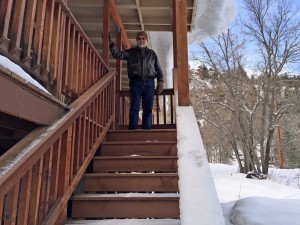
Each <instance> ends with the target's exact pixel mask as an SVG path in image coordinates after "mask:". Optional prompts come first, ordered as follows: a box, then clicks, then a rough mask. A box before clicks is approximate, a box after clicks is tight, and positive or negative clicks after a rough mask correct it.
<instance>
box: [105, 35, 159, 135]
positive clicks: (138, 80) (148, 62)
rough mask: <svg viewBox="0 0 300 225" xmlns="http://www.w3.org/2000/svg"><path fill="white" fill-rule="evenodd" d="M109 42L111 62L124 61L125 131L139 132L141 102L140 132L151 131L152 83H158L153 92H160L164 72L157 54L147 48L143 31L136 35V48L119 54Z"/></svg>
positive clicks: (112, 43) (146, 37)
mask: <svg viewBox="0 0 300 225" xmlns="http://www.w3.org/2000/svg"><path fill="white" fill-rule="evenodd" d="M109 38H110V40H109V41H110V46H109V47H110V52H111V54H112V56H113V57H114V58H117V59H121V60H127V72H128V78H129V79H130V81H129V88H130V96H131V106H130V113H129V126H128V129H129V130H131V129H137V128H138V117H139V111H140V101H141V99H142V108H143V118H142V128H143V129H151V123H152V107H153V99H154V92H155V88H154V79H155V78H156V79H157V87H156V91H157V93H158V94H161V92H162V91H163V88H164V87H163V85H164V80H163V72H162V70H161V66H160V64H159V61H158V58H157V55H156V53H155V52H154V51H153V50H151V49H149V48H147V43H148V35H147V33H146V32H144V31H142V32H139V33H137V35H136V43H137V46H136V47H134V48H130V49H127V50H125V51H120V50H119V49H118V48H117V47H116V45H115V43H114V42H112V40H111V37H109Z"/></svg>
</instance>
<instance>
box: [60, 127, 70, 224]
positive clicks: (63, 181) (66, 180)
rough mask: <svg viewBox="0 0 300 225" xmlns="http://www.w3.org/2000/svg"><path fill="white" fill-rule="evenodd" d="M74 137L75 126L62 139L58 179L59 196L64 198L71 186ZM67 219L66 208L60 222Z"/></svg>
mask: <svg viewBox="0 0 300 225" xmlns="http://www.w3.org/2000/svg"><path fill="white" fill-rule="evenodd" d="M72 136H73V125H71V126H70V127H69V128H68V130H67V131H65V132H64V133H63V134H62V137H61V155H60V167H59V179H58V196H64V195H65V194H66V192H67V190H68V187H69V185H70V177H71V176H70V171H71V168H70V160H71V148H72ZM66 217H67V211H66V208H64V209H63V210H62V213H61V215H60V217H59V219H58V221H60V224H61V221H65V219H66Z"/></svg>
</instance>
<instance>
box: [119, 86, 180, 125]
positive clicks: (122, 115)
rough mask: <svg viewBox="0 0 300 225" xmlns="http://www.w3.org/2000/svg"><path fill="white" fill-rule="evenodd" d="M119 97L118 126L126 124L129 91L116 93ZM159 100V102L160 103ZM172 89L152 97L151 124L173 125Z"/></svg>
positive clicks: (128, 108)
mask: <svg viewBox="0 0 300 225" xmlns="http://www.w3.org/2000/svg"><path fill="white" fill-rule="evenodd" d="M118 95H119V97H120V99H119V105H120V110H119V126H120V127H122V126H123V127H124V126H125V127H126V126H128V122H129V120H128V117H129V110H130V91H129V90H123V91H120V92H119V93H118ZM160 101H161V103H160ZM174 104H175V101H174V90H173V89H165V90H164V91H163V92H162V93H161V94H160V95H155V97H154V107H153V110H154V111H153V118H152V124H153V125H155V126H156V127H161V128H163V127H169V126H175V124H176V122H175V109H174V107H175V105H174ZM117 113H118V112H117Z"/></svg>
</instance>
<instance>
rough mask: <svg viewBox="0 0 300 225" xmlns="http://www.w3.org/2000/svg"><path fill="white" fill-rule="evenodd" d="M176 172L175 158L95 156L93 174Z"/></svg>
mask: <svg viewBox="0 0 300 225" xmlns="http://www.w3.org/2000/svg"><path fill="white" fill-rule="evenodd" d="M150 171H154V172H176V171H177V157H176V156H96V157H94V159H93V172H150Z"/></svg>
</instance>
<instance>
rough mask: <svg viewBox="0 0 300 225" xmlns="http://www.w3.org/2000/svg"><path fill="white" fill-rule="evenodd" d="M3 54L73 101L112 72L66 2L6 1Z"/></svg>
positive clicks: (0, 31)
mask: <svg viewBox="0 0 300 225" xmlns="http://www.w3.org/2000/svg"><path fill="white" fill-rule="evenodd" d="M0 54H2V55H4V56H6V57H8V58H9V59H10V60H12V61H14V62H15V63H16V64H18V65H20V66H21V67H22V68H23V69H24V70H25V71H26V72H28V73H29V74H30V75H33V76H34V78H35V79H37V80H39V81H40V82H42V84H43V85H44V86H45V87H46V88H47V89H48V90H49V91H50V92H51V93H52V94H53V95H54V96H56V97H57V98H60V99H61V100H64V98H65V97H67V98H68V101H69V102H70V100H71V101H74V100H75V99H76V98H77V97H78V96H80V95H81V94H82V93H84V91H86V90H87V89H88V88H89V87H90V86H91V85H93V84H94V83H95V82H96V81H97V80H98V79H99V78H100V77H102V76H103V75H105V74H106V73H107V72H108V68H107V67H106V65H105V63H104V62H103V60H102V59H101V57H100V56H99V54H98V52H97V51H96V49H95V48H94V46H93V45H92V43H91V42H90V41H89V39H88V38H87V36H86V35H85V33H84V32H83V30H82V28H81V27H80V26H79V24H78V22H77V21H76V20H75V18H74V17H73V15H72V14H71V13H70V10H69V9H68V7H67V6H66V3H65V0H1V1H0Z"/></svg>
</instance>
